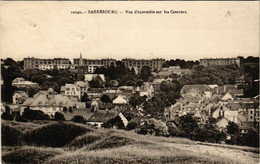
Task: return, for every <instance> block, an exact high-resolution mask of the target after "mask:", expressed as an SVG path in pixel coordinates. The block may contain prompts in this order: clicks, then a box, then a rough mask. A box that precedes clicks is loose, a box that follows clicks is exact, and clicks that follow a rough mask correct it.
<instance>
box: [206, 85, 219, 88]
mask: <svg viewBox="0 0 260 164" xmlns="http://www.w3.org/2000/svg"><path fill="white" fill-rule="evenodd" d="M208 86H209V87H210V88H211V89H214V88H216V87H218V85H217V84H210V85H208Z"/></svg>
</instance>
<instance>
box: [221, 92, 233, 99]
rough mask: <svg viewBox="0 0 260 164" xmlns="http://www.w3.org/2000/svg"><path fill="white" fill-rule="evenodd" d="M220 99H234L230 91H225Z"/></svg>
mask: <svg viewBox="0 0 260 164" xmlns="http://www.w3.org/2000/svg"><path fill="white" fill-rule="evenodd" d="M221 100H222V101H230V100H234V98H233V96H231V95H230V93H226V94H225V95H224V96H223V97H222V98H221Z"/></svg>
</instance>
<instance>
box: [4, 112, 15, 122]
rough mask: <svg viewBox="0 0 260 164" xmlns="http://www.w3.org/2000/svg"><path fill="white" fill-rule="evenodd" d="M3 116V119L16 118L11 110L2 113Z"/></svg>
mask: <svg viewBox="0 0 260 164" xmlns="http://www.w3.org/2000/svg"><path fill="white" fill-rule="evenodd" d="M1 118H2V119H3V120H13V119H14V118H13V116H12V115H11V114H10V113H9V112H4V113H2V115H1Z"/></svg>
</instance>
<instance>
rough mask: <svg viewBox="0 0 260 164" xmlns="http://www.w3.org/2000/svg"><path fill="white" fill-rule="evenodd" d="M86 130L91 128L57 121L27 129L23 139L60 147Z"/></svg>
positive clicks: (37, 143)
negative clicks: (30, 129)
mask: <svg viewBox="0 0 260 164" xmlns="http://www.w3.org/2000/svg"><path fill="white" fill-rule="evenodd" d="M88 131H91V130H90V129H87V128H85V127H83V126H79V125H75V124H72V123H65V122H58V123H52V124H48V125H45V126H42V127H40V128H37V129H34V130H32V131H29V132H27V133H26V134H25V137H24V139H25V141H26V142H27V143H28V144H36V145H39V146H51V147H62V146H65V145H67V144H68V143H70V142H71V141H72V140H73V139H75V138H76V137H77V136H79V135H82V134H84V133H86V132H88Z"/></svg>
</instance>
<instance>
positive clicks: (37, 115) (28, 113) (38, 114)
mask: <svg viewBox="0 0 260 164" xmlns="http://www.w3.org/2000/svg"><path fill="white" fill-rule="evenodd" d="M22 117H23V118H26V119H28V120H31V121H32V120H49V119H50V118H49V116H48V115H47V114H44V113H43V112H42V111H40V110H30V109H28V110H25V111H24V112H23V114H22Z"/></svg>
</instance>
